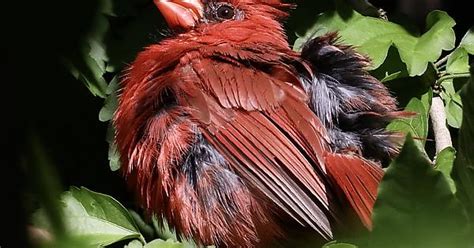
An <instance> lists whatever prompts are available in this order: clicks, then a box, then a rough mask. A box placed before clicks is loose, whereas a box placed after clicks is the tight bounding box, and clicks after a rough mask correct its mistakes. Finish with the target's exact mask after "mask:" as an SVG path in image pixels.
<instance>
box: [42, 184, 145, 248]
mask: <svg viewBox="0 0 474 248" xmlns="http://www.w3.org/2000/svg"><path fill="white" fill-rule="evenodd" d="M61 202H62V203H63V205H62V211H63V219H64V222H65V225H66V231H67V232H68V234H69V235H70V236H71V237H76V238H80V239H82V240H85V241H86V242H87V243H88V244H89V245H95V246H105V245H110V244H113V243H115V242H117V241H120V240H126V239H132V238H138V239H140V240H141V241H142V242H144V239H143V237H142V235H141V234H140V232H139V231H138V228H137V227H136V225H135V223H134V222H133V219H132V217H131V216H130V215H129V213H128V211H127V210H126V209H125V208H124V207H123V206H122V205H121V204H120V203H119V202H117V201H116V200H115V199H113V198H112V197H110V196H108V195H104V194H100V193H96V192H93V191H90V190H88V189H86V188H84V187H81V188H76V187H71V189H70V190H69V191H67V192H65V193H63V195H62V197H61ZM45 227H46V228H47V225H46V226H45Z"/></svg>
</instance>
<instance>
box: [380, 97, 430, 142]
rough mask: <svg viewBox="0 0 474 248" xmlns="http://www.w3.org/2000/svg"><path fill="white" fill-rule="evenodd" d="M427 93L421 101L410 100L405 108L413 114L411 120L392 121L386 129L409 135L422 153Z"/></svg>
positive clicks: (427, 105) (426, 120)
mask: <svg viewBox="0 0 474 248" xmlns="http://www.w3.org/2000/svg"><path fill="white" fill-rule="evenodd" d="M428 95H429V94H428V93H427V94H425V95H424V96H425V97H424V98H422V100H420V99H418V98H412V99H411V100H410V102H409V103H408V105H407V106H406V108H405V111H408V112H413V113H415V116H413V117H411V118H403V119H397V120H394V121H392V122H391V123H390V124H389V125H388V126H387V129H388V130H391V131H397V132H402V133H405V134H411V135H412V136H413V137H416V138H417V140H416V141H415V143H416V145H417V146H418V148H419V149H420V150H422V151H424V147H425V142H426V137H427V136H428V113H429V112H428V111H429V107H430V101H431V99H428Z"/></svg>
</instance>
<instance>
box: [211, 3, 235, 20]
mask: <svg viewBox="0 0 474 248" xmlns="http://www.w3.org/2000/svg"><path fill="white" fill-rule="evenodd" d="M216 14H217V17H218V18H220V19H224V20H229V19H232V18H234V15H235V11H234V8H232V6H229V5H222V6H220V7H219V8H217V11H216Z"/></svg>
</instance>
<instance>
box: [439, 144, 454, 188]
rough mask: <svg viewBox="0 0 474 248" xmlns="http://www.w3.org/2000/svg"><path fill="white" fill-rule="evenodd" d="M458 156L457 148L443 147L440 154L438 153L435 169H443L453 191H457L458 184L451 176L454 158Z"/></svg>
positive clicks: (442, 171)
mask: <svg viewBox="0 0 474 248" xmlns="http://www.w3.org/2000/svg"><path fill="white" fill-rule="evenodd" d="M455 157H456V150H454V148H452V147H447V148H445V149H443V150H442V151H441V152H440V153H439V154H438V155H436V164H435V169H437V170H439V171H441V173H443V175H444V177H445V178H446V180H447V182H448V184H449V188H450V189H451V192H453V193H455V192H456V186H455V185H454V181H453V179H452V178H451V171H452V169H453V164H454V158H455Z"/></svg>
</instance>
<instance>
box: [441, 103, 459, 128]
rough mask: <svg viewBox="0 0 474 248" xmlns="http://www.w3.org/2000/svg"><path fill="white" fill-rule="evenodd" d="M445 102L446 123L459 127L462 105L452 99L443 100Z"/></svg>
mask: <svg viewBox="0 0 474 248" xmlns="http://www.w3.org/2000/svg"><path fill="white" fill-rule="evenodd" d="M445 104H446V106H445V109H446V119H447V121H448V125H450V126H451V127H454V128H460V127H461V123H462V106H461V105H459V104H458V103H456V102H455V101H453V100H452V99H449V100H447V101H445Z"/></svg>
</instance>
